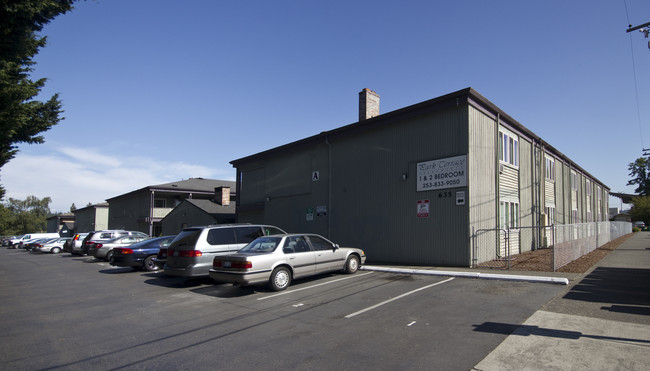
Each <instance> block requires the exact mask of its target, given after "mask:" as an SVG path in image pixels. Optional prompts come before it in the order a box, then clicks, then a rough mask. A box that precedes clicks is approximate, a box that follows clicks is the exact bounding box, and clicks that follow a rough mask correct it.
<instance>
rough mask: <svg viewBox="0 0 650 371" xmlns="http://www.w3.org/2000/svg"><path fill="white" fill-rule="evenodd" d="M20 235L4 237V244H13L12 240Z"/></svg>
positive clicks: (5, 245) (7, 245)
mask: <svg viewBox="0 0 650 371" xmlns="http://www.w3.org/2000/svg"><path fill="white" fill-rule="evenodd" d="M18 237H20V236H6V237H4V238H3V239H2V246H4V247H9V246H11V244H12V243H11V241H12V240H16V239H18Z"/></svg>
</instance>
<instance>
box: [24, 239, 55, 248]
mask: <svg viewBox="0 0 650 371" xmlns="http://www.w3.org/2000/svg"><path fill="white" fill-rule="evenodd" d="M54 240H56V238H52V237H49V238H34V239H31V240H27V241H23V242H21V243H20V244H19V245H18V248H19V249H24V250H25V251H31V250H32V247H34V246H36V245H38V244H43V243H46V242H49V241H54Z"/></svg>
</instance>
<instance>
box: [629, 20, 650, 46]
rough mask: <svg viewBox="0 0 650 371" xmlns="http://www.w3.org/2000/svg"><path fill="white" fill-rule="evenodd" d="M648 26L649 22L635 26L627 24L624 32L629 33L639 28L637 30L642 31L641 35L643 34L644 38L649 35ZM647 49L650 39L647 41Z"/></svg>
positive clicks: (649, 29)
mask: <svg viewBox="0 0 650 371" xmlns="http://www.w3.org/2000/svg"><path fill="white" fill-rule="evenodd" d="M648 26H650V22H648V23H644V24H641V25H638V26H635V27H632V25H629V26H628V29H627V31H626V32H627V33H630V32H632V31H636V30H639V31H641V32H643V35H645V38H646V39H647V38H648V35H650V28H648ZM648 49H650V41H648Z"/></svg>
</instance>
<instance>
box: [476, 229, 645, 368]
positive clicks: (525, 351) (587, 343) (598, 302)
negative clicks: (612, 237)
mask: <svg viewBox="0 0 650 371" xmlns="http://www.w3.org/2000/svg"><path fill="white" fill-rule="evenodd" d="M488 327H489V328H488V329H484V330H487V331H494V332H502V333H508V334H510V335H509V336H508V337H507V338H506V340H504V341H503V342H502V343H501V344H500V345H499V346H498V347H497V348H496V349H494V350H493V351H492V352H491V353H490V354H489V355H488V356H487V357H485V358H484V359H483V360H482V361H481V362H480V363H479V364H478V365H476V366H475V368H474V370H481V371H483V370H540V369H545V370H548V369H550V370H569V369H570V370H647V369H648V368H649V367H650V366H649V365H650V232H638V233H636V234H635V235H634V236H632V237H631V238H630V239H628V240H627V241H625V242H624V243H623V244H621V246H619V247H618V249H616V250H614V251H612V252H611V253H609V255H607V256H606V257H605V258H603V259H602V260H601V261H600V262H599V263H598V264H596V265H595V266H594V268H593V269H592V270H591V271H589V272H587V273H586V274H585V275H583V277H581V279H576V280H571V283H570V284H569V286H568V287H567V289H566V290H565V291H564V292H563V293H562V294H561V295H559V296H557V297H556V298H554V299H552V300H551V301H549V302H548V303H547V304H545V305H544V306H543V307H542V308H541V309H540V310H539V311H537V312H536V313H534V314H533V315H532V316H531V317H530V318H528V320H526V321H525V322H524V323H523V324H522V325H520V326H516V327H515V328H514V331H513V326H512V325H508V324H491V325H490V326H488Z"/></svg>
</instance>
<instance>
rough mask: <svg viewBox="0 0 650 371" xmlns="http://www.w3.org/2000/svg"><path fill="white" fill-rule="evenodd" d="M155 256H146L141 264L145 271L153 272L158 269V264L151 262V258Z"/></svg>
mask: <svg viewBox="0 0 650 371" xmlns="http://www.w3.org/2000/svg"><path fill="white" fill-rule="evenodd" d="M155 257H156V255H151V256H147V258H146V259H145V260H144V264H143V267H144V270H146V271H147V272H153V271H157V270H158V266H157V265H156V263H154V262H153V258H155Z"/></svg>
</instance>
